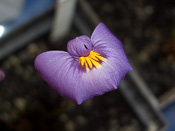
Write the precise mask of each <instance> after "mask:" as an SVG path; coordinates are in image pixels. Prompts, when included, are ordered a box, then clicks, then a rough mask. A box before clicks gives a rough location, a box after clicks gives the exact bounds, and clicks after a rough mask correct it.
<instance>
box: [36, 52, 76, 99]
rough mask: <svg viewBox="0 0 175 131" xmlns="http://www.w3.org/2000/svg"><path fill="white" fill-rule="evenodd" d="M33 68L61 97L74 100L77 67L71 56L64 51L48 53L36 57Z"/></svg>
mask: <svg viewBox="0 0 175 131" xmlns="http://www.w3.org/2000/svg"><path fill="white" fill-rule="evenodd" d="M34 66H35V68H36V70H37V71H38V73H39V74H40V75H41V77H42V78H43V79H44V80H45V81H46V82H47V83H48V84H49V86H51V87H52V88H53V89H54V90H56V91H58V92H59V94H60V95H61V96H63V97H67V98H69V99H72V100H74V101H75V100H76V95H75V94H76V89H75V87H76V86H75V85H76V84H77V81H79V78H78V73H76V75H75V72H78V71H79V68H77V66H79V63H78V61H76V60H75V59H74V58H73V57H72V56H70V55H69V54H68V53H67V52H64V51H48V52H44V53H42V54H40V55H38V56H37V57H36V59H35V63H34Z"/></svg>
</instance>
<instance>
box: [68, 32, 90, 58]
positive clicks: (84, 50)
mask: <svg viewBox="0 0 175 131" xmlns="http://www.w3.org/2000/svg"><path fill="white" fill-rule="evenodd" d="M92 45H93V44H92V41H91V39H90V38H89V37H88V36H85V35H83V36H79V37H76V38H75V39H73V40H70V41H69V42H68V44H67V50H68V53H69V54H70V55H72V56H76V57H79V56H87V55H88V54H89V52H90V51H91V49H92Z"/></svg>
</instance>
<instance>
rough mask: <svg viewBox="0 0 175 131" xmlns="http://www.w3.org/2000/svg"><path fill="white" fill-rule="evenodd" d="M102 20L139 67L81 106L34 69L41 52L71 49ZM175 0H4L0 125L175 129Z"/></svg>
mask: <svg viewBox="0 0 175 131" xmlns="http://www.w3.org/2000/svg"><path fill="white" fill-rule="evenodd" d="M99 22H103V23H104V24H106V26H107V27H108V28H109V29H110V30H111V31H112V32H113V33H114V34H115V35H116V36H117V38H118V39H120V40H121V41H122V43H123V44H124V49H125V52H126V54H127V56H128V58H129V61H130V62H131V64H132V66H133V68H134V71H132V72H131V73H129V74H128V75H127V76H126V78H124V80H123V81H122V83H121V85H120V87H119V90H115V91H112V92H109V93H106V94H104V95H103V96H98V97H95V98H93V99H91V100H88V101H86V102H84V103H83V104H81V105H76V104H75V103H74V102H72V101H70V100H67V99H65V98H62V97H60V96H59V94H58V93H57V92H56V91H54V90H52V89H51V88H50V87H49V86H48V85H47V84H46V83H45V82H44V81H43V80H42V79H41V77H40V76H39V74H38V73H37V72H36V70H35V69H34V66H33V64H34V59H35V57H36V56H37V55H38V54H40V53H42V52H44V51H48V50H65V51H66V44H67V42H68V41H69V40H71V39H73V38H75V37H76V36H80V35H84V34H86V35H88V36H90V35H91V33H92V31H93V29H94V28H95V26H96V25H97V24H98V23H99ZM174 122H175V2H174V1H165V0H159V1H158V0H154V1H152V0H135V1H127V0H88V1H86V0H37V1H36V0H0V130H1V131H24V130H25V131H31V130H41V131H48V130H53V131H90V130H92V131H174V130H175V125H174V124H175V123H174Z"/></svg>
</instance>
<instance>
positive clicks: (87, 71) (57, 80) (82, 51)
mask: <svg viewBox="0 0 175 131" xmlns="http://www.w3.org/2000/svg"><path fill="white" fill-rule="evenodd" d="M67 50H68V52H64V51H48V52H44V53H42V54H40V55H38V56H37V58H36V59H35V68H36V70H37V71H38V72H39V74H40V75H41V77H42V78H43V79H44V80H45V81H46V82H47V83H48V84H49V85H50V86H51V87H52V88H53V89H55V90H56V91H58V92H59V94H60V95H61V96H63V97H66V98H69V99H72V100H73V101H75V102H76V103H77V104H81V103H82V102H84V101H85V100H88V99H91V98H92V97H94V96H98V95H102V94H104V93H105V92H108V91H112V90H115V89H117V86H118V85H119V84H120V81H121V80H122V78H123V77H124V76H125V75H126V74H127V73H128V72H129V71H131V70H132V67H131V66H130V64H129V62H128V59H127V57H126V55H125V52H124V50H123V45H122V43H121V42H120V41H119V40H118V39H117V38H116V37H115V36H114V35H113V34H112V33H111V32H110V31H109V29H108V28H107V27H106V26H105V25H104V24H103V23H100V24H99V25H98V26H97V27H96V28H95V30H94V32H93V34H92V36H91V39H90V38H89V37H87V36H85V35H83V36H79V37H76V38H75V39H73V40H71V41H69V42H68V45H67Z"/></svg>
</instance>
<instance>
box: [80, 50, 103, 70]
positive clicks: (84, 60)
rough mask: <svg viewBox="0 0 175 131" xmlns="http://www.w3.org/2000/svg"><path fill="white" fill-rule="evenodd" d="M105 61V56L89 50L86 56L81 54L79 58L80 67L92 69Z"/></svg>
mask: <svg viewBox="0 0 175 131" xmlns="http://www.w3.org/2000/svg"><path fill="white" fill-rule="evenodd" d="M103 61H105V58H104V57H103V56H102V55H101V54H99V53H97V52H93V51H91V52H90V53H89V55H88V56H82V57H80V58H79V62H80V65H81V67H82V69H87V70H88V69H93V68H94V67H95V68H98V67H100V66H101V63H102V62H103Z"/></svg>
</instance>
